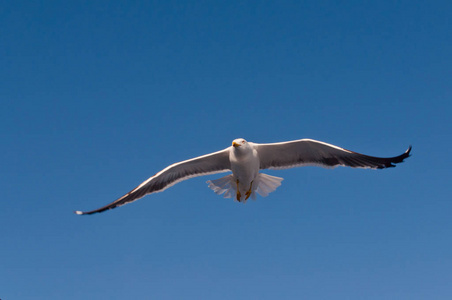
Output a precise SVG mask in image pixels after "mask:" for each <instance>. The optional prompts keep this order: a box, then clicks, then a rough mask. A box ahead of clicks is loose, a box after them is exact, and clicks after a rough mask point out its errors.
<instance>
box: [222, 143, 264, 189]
mask: <svg viewBox="0 0 452 300" xmlns="http://www.w3.org/2000/svg"><path fill="white" fill-rule="evenodd" d="M229 160H230V162H231V170H232V174H233V175H234V177H235V179H236V180H237V179H238V180H239V189H240V192H242V193H243V192H246V191H247V190H249V188H250V184H251V182H252V181H253V180H254V179H255V178H256V176H257V174H259V156H258V154H257V151H256V150H255V149H253V148H252V146H251V145H249V144H247V145H244V146H240V147H237V148H234V147H231V152H230V153H229Z"/></svg>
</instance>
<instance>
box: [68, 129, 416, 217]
mask: <svg viewBox="0 0 452 300" xmlns="http://www.w3.org/2000/svg"><path fill="white" fill-rule="evenodd" d="M410 151H411V146H410V147H409V148H408V150H407V151H405V153H403V154H401V155H399V156H395V157H389V158H382V157H374V156H368V155H364V154H360V153H356V152H353V151H350V150H346V149H344V148H341V147H338V146H334V145H331V144H327V143H324V142H320V141H315V140H311V139H302V140H295V141H289V142H282V143H271V144H257V143H250V142H247V141H246V140H244V139H242V138H240V139H235V140H234V141H233V142H232V146H230V147H228V148H226V149H224V150H221V151H218V152H214V153H210V154H206V155H202V156H199V157H196V158H192V159H188V160H185V161H181V162H178V163H175V164H172V165H170V166H168V167H166V168H165V169H163V170H162V171H160V172H158V173H156V174H155V175H154V176H151V177H150V178H149V179H147V180H146V181H144V182H143V183H141V184H140V185H138V186H137V187H136V188H135V189H133V190H132V191H130V192H129V193H127V194H125V195H124V196H122V197H121V198H119V199H117V200H116V201H114V202H112V203H110V204H108V205H106V206H104V207H101V208H99V209H96V210H92V211H88V212H82V211H76V212H75V213H76V214H79V215H85V214H93V213H98V212H102V211H105V210H109V209H112V208H115V207H118V206H122V205H124V204H127V203H130V202H133V201H135V200H138V199H140V198H142V197H143V196H145V195H147V194H151V193H157V192H161V191H164V190H165V189H167V188H169V187H170V186H173V185H174V184H176V183H178V182H180V181H182V180H186V179H189V178H192V177H195V176H202V175H208V174H215V173H222V172H228V171H232V174H230V175H227V176H224V177H222V178H219V179H216V180H209V181H207V183H208V184H209V188H211V189H212V190H213V191H214V192H215V193H216V194H224V197H225V198H232V197H234V198H235V199H236V200H237V201H239V202H246V200H247V199H248V198H249V197H251V198H252V199H256V193H258V194H259V195H261V196H262V197H266V196H267V195H268V194H269V193H271V192H273V191H274V190H275V189H276V188H277V187H278V186H280V185H281V181H282V180H283V179H282V178H280V177H275V176H270V175H268V174H263V173H260V172H259V171H260V170H263V169H284V168H293V167H301V166H308V165H314V166H320V167H325V168H334V167H336V166H347V167H352V168H371V169H384V168H390V167H395V165H394V164H397V163H400V162H403V160H404V159H405V158H407V157H409V156H410Z"/></svg>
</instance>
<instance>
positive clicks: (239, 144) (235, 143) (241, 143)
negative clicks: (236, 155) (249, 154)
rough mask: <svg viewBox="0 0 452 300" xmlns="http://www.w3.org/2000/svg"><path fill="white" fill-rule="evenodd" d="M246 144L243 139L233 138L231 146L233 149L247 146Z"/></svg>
mask: <svg viewBox="0 0 452 300" xmlns="http://www.w3.org/2000/svg"><path fill="white" fill-rule="evenodd" d="M247 146H248V142H247V141H246V140H245V139H242V138H240V139H235V140H233V141H232V147H234V148H235V149H238V148H240V147H247Z"/></svg>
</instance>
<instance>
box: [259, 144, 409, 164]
mask: <svg viewBox="0 0 452 300" xmlns="http://www.w3.org/2000/svg"><path fill="white" fill-rule="evenodd" d="M254 147H255V149H256V150H257V152H258V154H259V159H260V169H286V168H293V167H301V166H308V165H317V166H320V167H325V168H334V167H336V166H346V167H352V168H371V169H384V168H390V167H395V165H394V164H397V163H400V162H402V161H403V160H404V159H405V158H407V157H409V156H410V151H411V146H410V147H409V148H408V150H406V151H405V153H403V154H402V155H399V156H395V157H388V158H382V157H374V156H368V155H364V154H360V153H356V152H353V151H350V150H347V149H343V148H340V147H337V146H334V145H331V144H327V143H323V142H320V141H315V140H310V139H303V140H296V141H290V142H283V143H273V144H254Z"/></svg>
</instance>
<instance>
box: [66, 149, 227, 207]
mask: <svg viewBox="0 0 452 300" xmlns="http://www.w3.org/2000/svg"><path fill="white" fill-rule="evenodd" d="M230 169H231V165H230V162H229V148H226V149H224V150H222V151H218V152H214V153H211V154H207V155H203V156H199V157H196V158H193V159H189V160H185V161H182V162H178V163H175V164H172V165H170V166H168V167H167V168H165V169H163V170H162V171H160V172H158V173H157V174H155V175H154V176H152V177H150V178H149V179H148V180H146V181H144V182H143V183H142V184H140V185H139V186H137V187H136V188H135V189H133V190H132V191H130V192H129V193H127V194H125V195H124V196H122V197H121V198H119V199H117V200H116V201H114V202H112V203H110V204H108V205H106V206H104V207H101V208H99V209H95V210H91V211H87V212H82V211H76V212H75V213H76V214H78V215H90V214H94V213H98V212H103V211H105V210H108V209H113V208H115V207H118V206H121V205H124V204H127V203H130V202H133V201H135V200H138V199H140V198H141V197H143V196H145V195H147V194H151V193H156V192H161V191H163V190H165V189H167V188H169V187H170V186H172V185H174V184H176V183H178V182H180V181H183V180H186V179H189V178H192V177H196V176H202V175H207V174H214V173H221V172H227V171H229V170H230Z"/></svg>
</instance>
